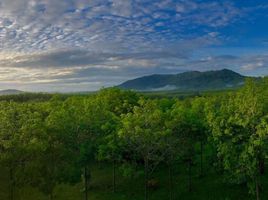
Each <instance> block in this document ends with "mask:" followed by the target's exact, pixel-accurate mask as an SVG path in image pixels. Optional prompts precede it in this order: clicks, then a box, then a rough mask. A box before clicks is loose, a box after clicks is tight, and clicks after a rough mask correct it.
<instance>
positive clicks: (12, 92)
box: [0, 89, 24, 95]
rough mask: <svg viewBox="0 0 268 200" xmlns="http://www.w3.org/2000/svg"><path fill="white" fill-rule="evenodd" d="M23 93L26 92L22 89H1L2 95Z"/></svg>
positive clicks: (0, 93)
mask: <svg viewBox="0 0 268 200" xmlns="http://www.w3.org/2000/svg"><path fill="white" fill-rule="evenodd" d="M21 93H24V92H23V91H20V90H13V89H9V90H0V95H12V94H21Z"/></svg>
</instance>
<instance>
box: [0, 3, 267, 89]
mask: <svg viewBox="0 0 268 200" xmlns="http://www.w3.org/2000/svg"><path fill="white" fill-rule="evenodd" d="M260 9H261V10H265V9H267V7H266V5H261V6H260V5H256V6H254V8H253V7H251V9H249V8H243V7H238V6H237V5H236V4H235V3H234V2H233V1H229V0H224V1H214V0H208V1H199V0H198V1H197V0H159V1H154V0H94V1H88V0H68V1H63V0H62V1H56V0H31V1H29V0H0V41H1V42H0V75H1V77H0V83H1V86H2V87H9V86H8V83H9V84H10V86H16V87H24V86H25V88H24V89H29V90H30V89H32V90H38V89H40V90H43V89H44V90H53V91H55V90H64V91H65V90H82V89H86V88H87V89H88V90H91V89H97V88H99V87H101V86H110V85H114V84H118V83H119V82H121V81H124V80H127V79H129V78H135V77H138V76H142V75H148V74H152V73H178V72H181V71H185V70H189V69H201V70H204V69H213V68H221V67H228V66H230V65H232V66H233V65H234V66H235V68H237V69H239V70H241V71H243V70H244V71H245V70H247V71H250V70H252V69H253V68H254V69H258V70H261V69H263V68H265V66H267V65H266V63H267V60H266V58H264V56H260V59H263V60H258V59H257V58H254V57H253V58H241V57H234V56H232V55H223V56H218V57H217V56H213V55H207V56H206V57H203V58H200V59H198V58H195V57H194V56H193V55H194V54H195V52H196V51H200V50H202V49H203V48H205V47H207V46H217V45H221V44H222V42H224V40H225V36H224V35H222V33H221V29H222V28H225V27H227V26H230V25H232V24H234V23H236V22H238V21H240V20H248V19H247V16H248V15H249V14H250V13H252V12H256V11H258V10H260ZM254 63H255V64H254ZM258 63H263V66H260V65H259V66H258ZM256 66H257V67H256ZM33 84H34V85H33ZM72 84H74V85H73V86H72V87H70V86H71V85H72ZM79 84H80V85H81V88H79ZM52 86H53V87H52ZM22 89H23V88H22Z"/></svg>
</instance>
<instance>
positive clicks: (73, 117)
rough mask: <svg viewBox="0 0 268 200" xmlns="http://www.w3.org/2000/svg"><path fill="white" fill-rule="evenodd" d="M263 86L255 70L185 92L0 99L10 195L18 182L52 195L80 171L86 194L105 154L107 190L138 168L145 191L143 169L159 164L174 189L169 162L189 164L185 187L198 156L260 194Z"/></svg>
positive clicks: (1, 146)
mask: <svg viewBox="0 0 268 200" xmlns="http://www.w3.org/2000/svg"><path fill="white" fill-rule="evenodd" d="M267 88H268V81H267V79H263V80H260V81H259V82H254V81H252V80H248V81H247V82H246V84H245V86H244V87H243V88H242V89H240V90H238V91H230V92H225V93H215V94H212V93H210V94H209V95H202V97H191V98H186V99H185V100H178V99H175V98H173V99H169V98H160V99H152V98H148V97H147V96H146V94H145V95H139V94H137V93H135V92H132V91H124V90H120V89H117V88H110V89H103V90H101V91H100V92H98V93H96V94H92V95H70V96H62V95H53V96H51V97H49V98H48V99H46V98H47V96H43V97H40V98H39V97H38V98H37V97H29V99H31V100H29V101H28V100H26V99H27V98H26V99H24V97H23V98H18V99H17V100H16V99H14V100H15V101H16V102H14V101H12V100H11V99H8V98H7V99H5V100H3V101H0V168H1V169H4V171H7V172H8V173H7V176H6V177H7V179H8V188H9V196H10V199H12V198H13V199H14V196H16V194H17V193H16V191H20V190H21V188H23V187H25V186H29V187H33V188H36V189H38V190H39V191H40V192H42V193H44V194H46V195H49V196H50V197H51V198H52V197H53V196H54V194H55V192H56V188H57V187H58V186H59V185H61V184H69V185H76V184H79V183H80V182H81V181H84V186H83V188H84V189H82V188H81V186H80V190H81V191H84V194H85V198H87V193H88V190H90V189H91V187H90V186H91V184H93V180H94V178H96V177H94V173H92V168H93V167H94V166H96V165H97V164H96V163H100V162H104V163H105V164H107V165H109V166H111V163H112V168H113V169H112V170H110V171H112V177H113V191H114V192H116V190H115V188H116V187H115V186H116V183H118V184H119V185H120V183H121V182H122V180H121V179H124V180H128V181H129V182H130V180H131V179H139V178H140V177H141V175H143V176H144V178H145V182H144V186H145V199H147V197H148V196H149V195H148V192H149V189H148V188H147V186H148V181H149V180H150V177H153V176H155V174H157V173H158V172H159V170H160V169H161V170H160V171H163V168H167V169H168V174H169V177H168V179H169V181H168V184H167V185H168V186H169V188H168V189H169V191H170V195H169V196H170V199H172V198H173V189H172V188H174V186H173V185H174V184H176V181H174V177H175V176H174V175H173V174H174V173H175V172H176V170H177V167H178V166H179V165H180V166H183V168H185V169H183V170H182V171H183V172H184V173H186V172H188V182H189V188H190V189H191V188H192V187H191V182H192V179H194V177H196V175H198V177H199V175H203V165H204V161H206V160H210V163H207V164H206V165H210V168H213V166H214V168H213V169H214V170H215V171H216V172H223V173H224V175H225V180H227V182H228V183H226V184H238V185H242V184H247V185H248V188H249V191H250V193H255V194H256V197H257V198H258V197H259V196H261V194H260V192H261V190H260V188H261V185H262V183H263V169H264V166H265V160H266V158H267V156H268V155H267V150H268V143H267V142H268V138H267V135H268V89H267ZM207 149H209V152H207V151H208V150H207ZM206 157H209V158H206ZM213 162H214V163H213ZM108 163H109V164H108ZM215 163H216V164H215ZM186 164H187V165H186ZM197 165H198V166H200V167H198V168H199V170H196V168H197V167H196V166H197ZM185 166H187V167H185ZM118 169H119V170H118ZM141 169H143V172H142V170H141ZM186 169H187V170H186ZM192 169H195V170H192ZM180 170H181V169H180ZM211 170H212V169H211ZM197 171H199V173H197ZM204 171H205V170H204ZM141 172H142V173H141ZM122 175H123V176H122ZM180 176H184V175H182V174H181V175H180ZM117 177H118V178H117ZM200 177H201V176H200ZM153 178H154V177H153ZM156 179H157V178H156ZM159 185H160V187H161V183H160V184H159ZM121 186H122V184H121ZM119 191H120V190H119ZM7 193H8V192H7Z"/></svg>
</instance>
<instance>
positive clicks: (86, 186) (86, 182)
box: [84, 166, 88, 200]
mask: <svg viewBox="0 0 268 200" xmlns="http://www.w3.org/2000/svg"><path fill="white" fill-rule="evenodd" d="M84 173H85V174H84V176H85V200H88V169H87V166H85V172H84Z"/></svg>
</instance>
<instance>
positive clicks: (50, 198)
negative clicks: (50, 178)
mask: <svg viewBox="0 0 268 200" xmlns="http://www.w3.org/2000/svg"><path fill="white" fill-rule="evenodd" d="M53 199H54V197H53V192H51V193H50V194H49V200H53Z"/></svg>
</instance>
